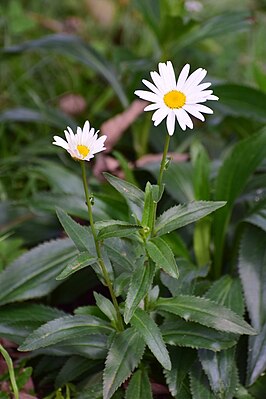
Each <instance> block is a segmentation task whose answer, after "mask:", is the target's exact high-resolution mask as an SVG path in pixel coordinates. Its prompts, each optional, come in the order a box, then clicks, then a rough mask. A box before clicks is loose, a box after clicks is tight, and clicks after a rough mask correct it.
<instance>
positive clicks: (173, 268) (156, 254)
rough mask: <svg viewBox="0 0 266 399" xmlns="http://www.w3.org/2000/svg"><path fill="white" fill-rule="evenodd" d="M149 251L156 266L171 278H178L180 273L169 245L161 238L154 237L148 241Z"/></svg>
mask: <svg viewBox="0 0 266 399" xmlns="http://www.w3.org/2000/svg"><path fill="white" fill-rule="evenodd" d="M146 247H147V251H148V254H149V256H150V257H151V259H152V260H153V262H154V263H156V265H157V266H158V267H159V268H161V269H163V270H164V271H165V273H167V274H169V275H170V276H171V277H174V278H178V276H179V272H178V268H177V264H176V260H175V257H174V254H173V252H172V250H171V248H170V247H169V245H168V244H166V242H165V241H164V240H163V239H162V238H161V237H154V238H152V239H150V240H149V241H147V244H146Z"/></svg>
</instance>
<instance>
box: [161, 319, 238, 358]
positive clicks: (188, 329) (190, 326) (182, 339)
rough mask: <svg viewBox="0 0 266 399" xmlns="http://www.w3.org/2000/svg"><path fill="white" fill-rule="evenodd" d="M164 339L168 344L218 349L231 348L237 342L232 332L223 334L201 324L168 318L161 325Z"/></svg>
mask: <svg viewBox="0 0 266 399" xmlns="http://www.w3.org/2000/svg"><path fill="white" fill-rule="evenodd" d="M161 332H162V335H163V339H164V341H165V342H166V343H167V344H169V345H178V346H188V347H191V348H196V349H199V348H205V349H210V350H211V351H220V350H222V349H227V348H231V347H232V346H234V345H235V344H236V342H237V337H236V336H235V335H233V334H229V333H228V334H225V333H224V332H223V333H222V332H220V331H217V330H214V329H212V328H209V327H206V326H202V325H201V324H197V323H193V322H188V321H184V320H181V319H179V320H178V319H177V320H176V319H170V320H169V321H166V322H165V323H164V324H163V325H162V326H161Z"/></svg>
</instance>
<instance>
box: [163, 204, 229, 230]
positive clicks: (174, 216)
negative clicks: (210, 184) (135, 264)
mask: <svg viewBox="0 0 266 399" xmlns="http://www.w3.org/2000/svg"><path fill="white" fill-rule="evenodd" d="M225 204H226V203H225V202H224V201H217V202H214V201H194V202H190V203H188V204H183V205H177V206H174V207H172V208H170V209H168V210H167V211H165V212H164V213H163V214H162V215H161V216H160V217H159V218H158V220H157V221H156V224H155V231H156V234H157V235H160V236H161V235H163V234H166V233H170V232H171V231H173V230H176V229H179V228H180V227H183V226H186V225H187V224H190V223H193V222H195V221H196V220H199V219H201V218H203V217H204V216H206V215H209V214H210V213H212V212H214V211H216V210H217V209H219V208H221V207H222V206H224V205H225Z"/></svg>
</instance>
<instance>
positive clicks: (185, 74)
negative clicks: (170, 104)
mask: <svg viewBox="0 0 266 399" xmlns="http://www.w3.org/2000/svg"><path fill="white" fill-rule="evenodd" d="M189 70H190V65H189V64H186V65H185V66H184V67H183V68H182V71H181V72H180V75H179V77H178V80H177V84H176V90H182V88H183V86H184V83H185V81H186V79H187V77H188V74H189Z"/></svg>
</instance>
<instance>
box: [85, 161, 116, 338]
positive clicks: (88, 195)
mask: <svg viewBox="0 0 266 399" xmlns="http://www.w3.org/2000/svg"><path fill="white" fill-rule="evenodd" d="M80 165H81V170H82V180H83V187H84V192H85V197H86V203H87V208H88V215H89V221H90V226H91V232H92V235H93V239H94V244H95V248H96V253H97V257H98V263H99V266H100V268H101V271H102V273H103V278H104V281H105V282H106V285H107V287H108V289H109V292H110V295H111V298H112V301H113V305H114V307H115V310H116V315H117V321H118V328H119V330H120V331H123V330H124V325H123V320H122V316H121V313H120V311H119V306H118V302H117V299H116V296H115V293H114V290H113V285H112V282H111V280H110V278H109V275H108V272H107V269H106V267H105V264H104V261H103V258H102V254H101V249H100V245H99V242H98V240H97V233H96V230H95V226H94V221H93V215H92V205H91V200H90V193H89V187H88V182H87V177H86V167H85V161H81V162H80Z"/></svg>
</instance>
